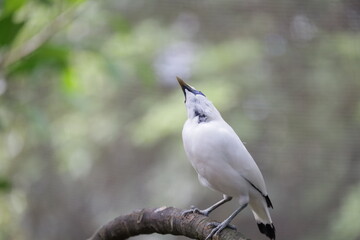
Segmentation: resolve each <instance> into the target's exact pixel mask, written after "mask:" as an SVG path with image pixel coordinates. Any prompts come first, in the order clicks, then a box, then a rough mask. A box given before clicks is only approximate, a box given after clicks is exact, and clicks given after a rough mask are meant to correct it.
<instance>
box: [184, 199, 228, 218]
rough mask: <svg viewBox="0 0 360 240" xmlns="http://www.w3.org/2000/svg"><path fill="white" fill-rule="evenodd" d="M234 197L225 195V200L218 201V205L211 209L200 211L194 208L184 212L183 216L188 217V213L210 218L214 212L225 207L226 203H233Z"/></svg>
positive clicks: (212, 206)
mask: <svg viewBox="0 0 360 240" xmlns="http://www.w3.org/2000/svg"><path fill="white" fill-rule="evenodd" d="M231 199H232V197H230V196H227V195H224V198H223V199H221V200H220V201H218V202H217V203H215V204H214V205H211V206H210V207H208V208H206V209H204V210H200V209H198V208H196V207H192V208H191V209H190V210H186V211H184V212H183V215H186V214H188V213H199V214H201V215H204V216H209V214H210V213H211V212H212V211H214V210H215V209H216V208H218V207H220V206H221V205H223V204H224V203H226V202H229V201H231Z"/></svg>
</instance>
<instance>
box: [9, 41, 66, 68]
mask: <svg viewBox="0 0 360 240" xmlns="http://www.w3.org/2000/svg"><path fill="white" fill-rule="evenodd" d="M68 55H69V50H68V49H67V48H65V47H60V46H54V45H45V46H43V47H41V48H39V49H38V50H36V51H35V52H34V53H32V54H31V55H30V56H28V57H27V58H25V59H22V60H21V61H19V62H18V63H16V64H14V65H13V66H11V67H10V70H9V74H14V73H21V72H29V71H32V70H33V69H35V68H36V67H39V66H43V67H45V66H46V67H47V68H49V67H53V68H58V69H63V68H65V67H66V66H67V64H68Z"/></svg>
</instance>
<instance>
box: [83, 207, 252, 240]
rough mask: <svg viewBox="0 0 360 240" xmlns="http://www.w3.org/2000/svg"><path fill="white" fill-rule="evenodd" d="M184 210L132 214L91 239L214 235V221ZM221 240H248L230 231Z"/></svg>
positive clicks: (101, 230) (160, 210) (141, 211)
mask: <svg viewBox="0 0 360 240" xmlns="http://www.w3.org/2000/svg"><path fill="white" fill-rule="evenodd" d="M183 212H184V210H181V209H177V208H173V207H161V208H154V209H142V210H140V211H134V212H133V213H131V214H128V215H124V216H120V217H117V218H115V219H114V220H112V221H110V222H109V223H107V224H106V225H104V226H102V227H101V228H100V229H99V230H98V231H96V233H95V234H94V235H93V236H92V237H91V238H89V239H88V240H122V239H127V238H129V237H132V236H136V235H142V234H151V233H159V234H171V235H183V236H185V237H188V238H192V239H200V240H203V239H205V238H206V237H207V236H208V234H209V233H210V232H211V229H212V227H211V225H210V223H213V222H214V221H212V220H211V219H210V218H208V217H206V216H203V215H200V214H197V213H189V214H186V215H185V216H183V215H182V213H183ZM216 238H217V239H218V240H230V239H231V240H234V239H236V240H245V239H246V238H245V237H244V236H243V235H242V234H241V233H239V232H237V231H235V230H233V229H229V228H226V229H224V230H223V231H222V232H221V233H220V234H219V236H218V237H216Z"/></svg>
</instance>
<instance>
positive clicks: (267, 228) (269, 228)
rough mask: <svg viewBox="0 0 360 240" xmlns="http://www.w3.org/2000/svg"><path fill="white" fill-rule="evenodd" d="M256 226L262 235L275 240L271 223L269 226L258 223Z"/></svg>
mask: <svg viewBox="0 0 360 240" xmlns="http://www.w3.org/2000/svg"><path fill="white" fill-rule="evenodd" d="M257 225H258V227H259V230H260V232H261V233H262V234H265V235H266V236H267V237H268V238H270V239H271V240H275V227H274V225H273V224H272V223H271V224H269V223H267V224H264V223H258V224H257Z"/></svg>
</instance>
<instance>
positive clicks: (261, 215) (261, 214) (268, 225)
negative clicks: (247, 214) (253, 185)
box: [250, 196, 275, 240]
mask: <svg viewBox="0 0 360 240" xmlns="http://www.w3.org/2000/svg"><path fill="white" fill-rule="evenodd" d="M269 202H270V199H269V198H268V197H267V196H266V198H255V199H251V200H250V206H251V208H252V212H253V214H254V217H255V220H256V223H257V225H258V227H259V230H260V232H261V233H262V234H265V235H266V236H267V237H269V238H270V239H271V240H275V227H274V224H273V223H272V220H271V216H270V213H269V207H270V206H271V207H272V205H271V202H270V204H269Z"/></svg>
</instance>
